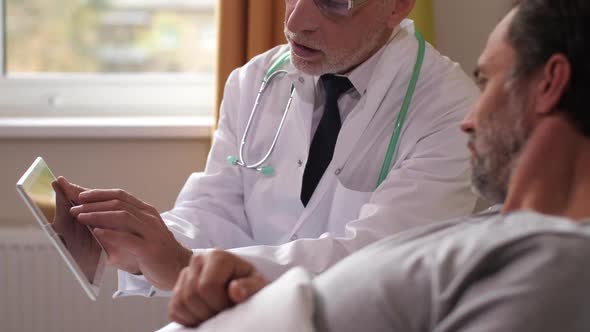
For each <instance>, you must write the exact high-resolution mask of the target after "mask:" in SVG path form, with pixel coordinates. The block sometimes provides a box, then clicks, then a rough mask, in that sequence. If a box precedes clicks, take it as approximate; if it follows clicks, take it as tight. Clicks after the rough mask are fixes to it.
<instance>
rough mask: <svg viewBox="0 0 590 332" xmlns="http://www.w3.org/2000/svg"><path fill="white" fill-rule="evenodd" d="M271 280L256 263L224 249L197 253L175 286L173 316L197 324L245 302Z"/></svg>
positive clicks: (172, 317)
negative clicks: (257, 269)
mask: <svg viewBox="0 0 590 332" xmlns="http://www.w3.org/2000/svg"><path fill="white" fill-rule="evenodd" d="M266 284H267V281H266V280H265V279H264V277H263V276H262V275H261V274H260V273H258V272H257V271H256V269H255V268H254V266H253V265H252V264H250V263H248V262H247V261H245V260H243V259H241V258H240V257H238V256H236V255H234V254H231V253H229V252H226V251H222V250H215V251H212V252H210V253H207V254H202V255H194V256H193V257H192V258H191V261H190V264H189V266H187V267H186V268H184V269H183V270H182V272H181V273H180V276H179V277H178V280H177V281H176V286H174V295H173V297H172V300H170V303H169V304H168V312H169V316H170V319H171V320H173V321H175V322H177V323H180V324H182V325H185V326H191V327H194V326H197V325H199V324H201V323H202V322H204V321H206V320H207V319H209V318H211V317H213V316H215V315H216V314H218V313H219V312H221V311H223V310H224V309H227V308H229V307H231V306H233V305H234V304H238V303H241V302H243V301H245V300H247V299H248V298H249V297H250V296H252V295H254V294H255V293H256V292H258V291H259V290H260V289H262V288H263V287H264V286H265V285H266Z"/></svg>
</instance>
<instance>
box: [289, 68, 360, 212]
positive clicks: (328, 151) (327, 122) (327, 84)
mask: <svg viewBox="0 0 590 332" xmlns="http://www.w3.org/2000/svg"><path fill="white" fill-rule="evenodd" d="M320 79H321V80H322V83H323V85H324V93H325V96H326V100H325V103H324V114H323V115H322V119H321V120H320V123H319V124H318V128H317V129H316V132H315V134H314V135H313V140H312V141H311V146H310V147H309V156H308V158H307V164H306V165H305V171H304V172H303V185H302V187H301V202H302V203H303V205H304V206H307V202H309V199H310V198H311V195H312V194H313V192H314V190H315V188H316V186H317V185H318V183H319V182H320V179H321V178H322V175H323V174H324V171H325V170H326V168H327V167H328V165H329V164H330V162H331V161H332V156H333V155H334V147H335V146H336V140H337V139H338V132H339V131H340V125H341V122H340V111H339V110H338V98H339V97H340V95H342V94H343V93H344V92H346V91H347V90H349V89H350V88H351V87H352V83H350V80H349V79H348V78H346V77H343V76H335V75H332V74H326V75H322V76H321V77H320Z"/></svg>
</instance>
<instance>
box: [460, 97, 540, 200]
mask: <svg viewBox="0 0 590 332" xmlns="http://www.w3.org/2000/svg"><path fill="white" fill-rule="evenodd" d="M514 91H518V89H515V90H513V92H509V97H508V99H509V100H508V105H507V110H506V111H507V112H509V115H508V119H510V120H511V121H508V122H509V123H499V122H497V123H495V125H496V126H498V125H499V128H495V127H493V126H492V125H490V126H488V127H487V128H485V129H484V130H485V131H484V132H482V133H481V134H482V135H484V137H487V138H488V141H487V144H488V148H487V151H480V153H479V154H476V155H475V156H474V158H475V160H474V162H473V170H472V176H471V185H472V188H473V189H474V191H475V192H477V193H478V194H479V195H480V196H482V197H484V198H485V199H487V200H489V201H490V202H491V203H493V204H500V203H503V202H504V201H505V200H506V197H507V195H508V186H509V183H510V177H511V175H512V172H513V170H514V168H515V165H516V164H517V162H518V158H519V157H520V154H521V152H522V150H523V147H524V145H525V144H526V141H527V139H528V137H529V135H530V132H531V130H530V129H528V127H527V126H526V124H525V117H524V113H525V105H526V103H525V101H526V99H525V98H518V97H516V94H518V92H514ZM510 115H512V116H510Z"/></svg>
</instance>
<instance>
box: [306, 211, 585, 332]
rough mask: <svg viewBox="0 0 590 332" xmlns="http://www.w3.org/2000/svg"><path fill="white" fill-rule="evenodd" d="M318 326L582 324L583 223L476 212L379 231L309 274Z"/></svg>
mask: <svg viewBox="0 0 590 332" xmlns="http://www.w3.org/2000/svg"><path fill="white" fill-rule="evenodd" d="M313 283H314V289H315V294H316V295H315V298H316V305H315V307H316V309H315V323H316V327H317V328H318V331H339V332H344V331H402V332H413V331H435V332H447V331H460V332H467V331H477V332H487V331H535V332H545V331H547V332H549V331H559V332H564V331H566V332H574V331H575V332H587V331H590V225H589V224H575V223H573V222H572V221H571V220H567V219H563V218H557V217H548V216H543V215H539V214H535V213H532V212H517V213H513V214H510V215H508V216H501V215H498V214H489V213H487V214H485V213H484V214H482V215H480V216H479V217H474V218H471V219H470V220H468V221H467V222H460V223H459V222H447V223H439V224H435V225H432V226H429V227H422V228H420V229H416V230H413V231H409V232H405V233H402V234H400V235H398V236H393V237H390V238H387V239H384V240H382V241H379V242H377V243H375V244H373V245H371V246H369V247H367V248H365V249H363V250H362V251H359V252H358V253H356V254H355V255H353V256H350V257H348V258H347V259H345V260H343V261H341V262H340V263H338V264H337V265H335V266H334V267H333V268H331V269H330V270H328V271H326V272H325V273H323V274H321V275H320V276H318V277H317V278H315V279H314V281H313Z"/></svg>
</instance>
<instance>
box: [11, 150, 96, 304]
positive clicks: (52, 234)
mask: <svg viewBox="0 0 590 332" xmlns="http://www.w3.org/2000/svg"><path fill="white" fill-rule="evenodd" d="M16 189H17V191H18V192H19V193H20V195H21V196H22V198H23V199H24V201H25V203H26V204H27V206H28V207H29V209H30V210H31V212H32V213H33V215H34V216H35V219H37V222H39V225H41V229H43V231H44V232H45V233H46V234H47V236H48V237H49V239H50V240H51V242H52V243H53V245H54V246H55V248H56V249H57V251H58V252H59V254H60V255H61V257H62V258H63V259H64V260H65V262H66V265H67V266H68V268H69V269H70V271H72V273H73V274H74V276H75V277H76V279H77V280H78V282H79V283H80V285H82V288H83V289H84V290H85V291H86V294H88V296H89V297H90V299H92V300H96V298H97V296H98V293H99V290H100V284H101V281H102V275H103V272H104V270H105V266H106V252H105V251H104V249H103V247H102V245H101V244H100V242H99V241H98V239H96V237H95V236H94V234H93V233H92V231H91V229H90V228H89V227H88V226H85V225H82V224H80V223H78V222H77V221H76V220H75V219H74V217H73V216H72V215H71V214H70V208H71V207H72V206H73V204H72V202H71V201H70V200H68V199H67V198H66V196H65V194H64V193H63V192H62V190H61V189H60V187H59V186H58V185H57V182H56V178H55V176H54V175H53V173H52V172H51V170H50V169H49V167H48V166H47V164H46V163H45V161H44V160H43V158H41V157H38V158H37V159H36V160H35V161H34V162H33V164H32V165H31V166H30V167H29V169H28V170H27V171H26V172H25V174H24V175H23V176H22V177H21V178H20V180H19V181H18V182H17V184H16Z"/></svg>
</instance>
